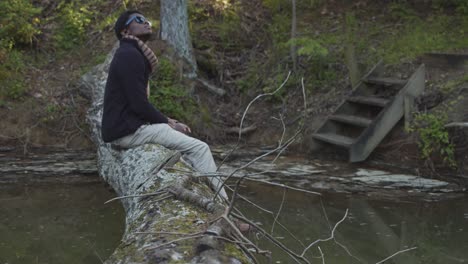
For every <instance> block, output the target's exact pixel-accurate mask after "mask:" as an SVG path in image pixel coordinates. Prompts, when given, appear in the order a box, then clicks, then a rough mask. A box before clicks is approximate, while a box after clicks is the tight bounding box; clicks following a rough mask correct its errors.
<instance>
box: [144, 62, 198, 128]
mask: <svg viewBox="0 0 468 264" xmlns="http://www.w3.org/2000/svg"><path fill="white" fill-rule="evenodd" d="M152 81H153V83H152V85H151V95H150V101H151V102H152V103H153V104H154V105H155V106H156V107H157V108H158V109H159V110H161V111H162V112H163V113H164V114H166V115H168V116H170V117H172V118H175V119H179V120H181V121H183V120H191V118H192V114H193V113H194V111H195V102H194V101H193V99H192V98H191V97H190V95H189V94H188V91H187V89H186V88H185V87H184V86H183V85H182V84H181V83H180V80H179V76H178V72H177V70H176V67H175V66H174V65H173V64H172V63H171V61H170V60H168V59H164V58H162V59H160V61H159V64H158V68H157V73H156V77H155V78H154V79H153V80H152Z"/></svg>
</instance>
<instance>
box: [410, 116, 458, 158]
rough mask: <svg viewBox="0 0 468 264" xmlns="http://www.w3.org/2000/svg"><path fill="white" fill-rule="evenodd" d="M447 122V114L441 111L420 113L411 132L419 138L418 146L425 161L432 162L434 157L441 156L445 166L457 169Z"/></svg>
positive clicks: (411, 127)
mask: <svg viewBox="0 0 468 264" xmlns="http://www.w3.org/2000/svg"><path fill="white" fill-rule="evenodd" d="M447 120H448V116H447V114H446V113H445V112H441V111H439V112H436V113H418V114H416V116H415V118H414V121H413V124H412V125H411V126H410V129H409V130H410V132H415V133H416V134H417V135H418V136H419V142H418V146H419V149H420V151H421V156H422V158H423V159H428V160H432V159H433V157H434V156H440V157H441V158H442V160H443V162H444V163H445V164H447V165H449V166H450V167H456V162H455V149H454V145H453V144H452V143H451V141H450V137H449V133H448V130H447V128H446V127H445V124H447Z"/></svg>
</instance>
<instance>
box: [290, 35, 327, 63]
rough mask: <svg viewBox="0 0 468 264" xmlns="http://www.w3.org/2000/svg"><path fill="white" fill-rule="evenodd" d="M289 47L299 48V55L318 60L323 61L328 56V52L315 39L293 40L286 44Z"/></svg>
mask: <svg viewBox="0 0 468 264" xmlns="http://www.w3.org/2000/svg"><path fill="white" fill-rule="evenodd" d="M286 44H287V45H288V46H291V45H294V46H297V47H298V50H297V54H298V55H303V56H309V57H312V58H316V59H323V58H325V57H326V56H327V55H328V50H327V49H326V48H325V47H324V46H323V45H321V44H320V42H318V41H317V40H315V39H312V38H308V37H302V38H293V39H290V40H289V41H288V42H286Z"/></svg>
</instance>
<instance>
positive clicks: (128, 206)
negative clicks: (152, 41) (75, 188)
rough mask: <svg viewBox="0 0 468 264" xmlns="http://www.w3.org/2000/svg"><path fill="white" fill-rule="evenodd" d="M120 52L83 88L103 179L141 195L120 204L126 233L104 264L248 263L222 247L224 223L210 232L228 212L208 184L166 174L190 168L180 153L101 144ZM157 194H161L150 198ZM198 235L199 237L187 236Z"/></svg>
mask: <svg viewBox="0 0 468 264" xmlns="http://www.w3.org/2000/svg"><path fill="white" fill-rule="evenodd" d="M116 48H117V46H116V47H114V49H113V51H112V52H111V54H109V56H108V57H107V59H106V61H105V62H104V63H103V64H101V65H98V66H96V67H95V68H94V69H93V70H92V71H91V72H89V73H87V74H86V75H85V76H83V78H82V86H81V87H82V89H84V92H87V93H88V94H89V95H90V97H91V98H92V106H91V108H90V110H89V112H88V122H89V124H90V126H91V129H92V137H93V141H94V143H95V144H96V146H97V153H98V171H99V174H100V175H101V177H102V178H103V179H104V180H105V181H106V182H107V183H108V184H109V185H111V186H112V187H113V188H114V190H115V192H116V193H117V195H118V196H140V197H129V198H124V199H120V200H121V201H122V204H123V206H124V208H125V211H126V226H125V233H124V236H123V238H122V243H121V244H120V245H119V246H118V247H117V249H116V250H115V252H114V253H113V254H112V256H111V257H110V258H109V259H108V260H107V261H106V262H105V263H107V264H110V263H168V262H172V261H177V263H240V262H249V260H248V259H247V258H245V257H244V256H245V255H244V254H243V253H242V251H240V249H239V248H238V247H237V246H235V245H233V244H223V243H222V242H221V240H219V239H217V238H218V237H217V236H213V233H215V234H216V235H226V236H229V232H230V230H229V229H228V228H226V227H225V226H223V225H222V223H219V222H217V224H218V225H217V226H221V228H218V229H216V230H217V231H216V232H206V230H207V229H208V230H211V229H213V226H209V224H208V223H210V219H213V218H215V217H216V216H217V215H220V214H221V213H223V210H224V208H225V207H224V206H222V205H221V204H219V203H214V202H213V200H212V198H210V197H209V196H210V195H211V196H212V195H213V193H212V192H211V190H210V189H209V188H208V186H207V185H206V184H200V183H196V182H194V180H193V179H191V177H190V175H188V174H187V173H185V174H184V175H183V174H182V173H174V172H170V170H168V169H167V167H168V166H174V167H177V168H180V169H183V170H187V169H188V168H187V167H184V165H183V164H182V163H180V162H178V161H179V156H180V155H179V154H178V153H177V152H174V151H171V150H168V149H166V148H164V147H162V146H159V145H155V144H146V145H143V146H140V147H137V148H133V149H128V150H116V149H114V148H112V147H111V145H110V144H107V143H104V142H103V141H102V139H101V136H100V135H101V118H102V104H103V95H104V87H105V83H106V79H107V72H108V69H109V64H110V61H111V59H112V56H113V54H114V52H115V50H116ZM160 190H163V191H160ZM154 193H160V194H158V195H151V196H149V195H148V194H154ZM141 195H146V196H144V197H141ZM210 228H211V229H210ZM176 232H177V234H176ZM195 233H197V234H198V235H192V236H191V237H187V236H186V235H183V234H195ZM171 241H172V242H171ZM233 256H238V257H233ZM242 258H243V259H242ZM239 259H241V260H239ZM216 261H218V262H216Z"/></svg>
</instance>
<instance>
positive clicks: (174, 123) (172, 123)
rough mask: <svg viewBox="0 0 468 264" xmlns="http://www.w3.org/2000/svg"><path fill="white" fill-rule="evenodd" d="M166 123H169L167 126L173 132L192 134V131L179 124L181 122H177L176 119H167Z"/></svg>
mask: <svg viewBox="0 0 468 264" xmlns="http://www.w3.org/2000/svg"><path fill="white" fill-rule="evenodd" d="M168 121H169V122H168V125H169V126H170V127H172V128H173V129H175V130H177V131H179V132H182V133H184V134H189V133H192V130H191V129H190V127H189V126H187V125H186V124H184V123H181V122H179V121H177V120H176V119H172V118H168Z"/></svg>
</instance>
